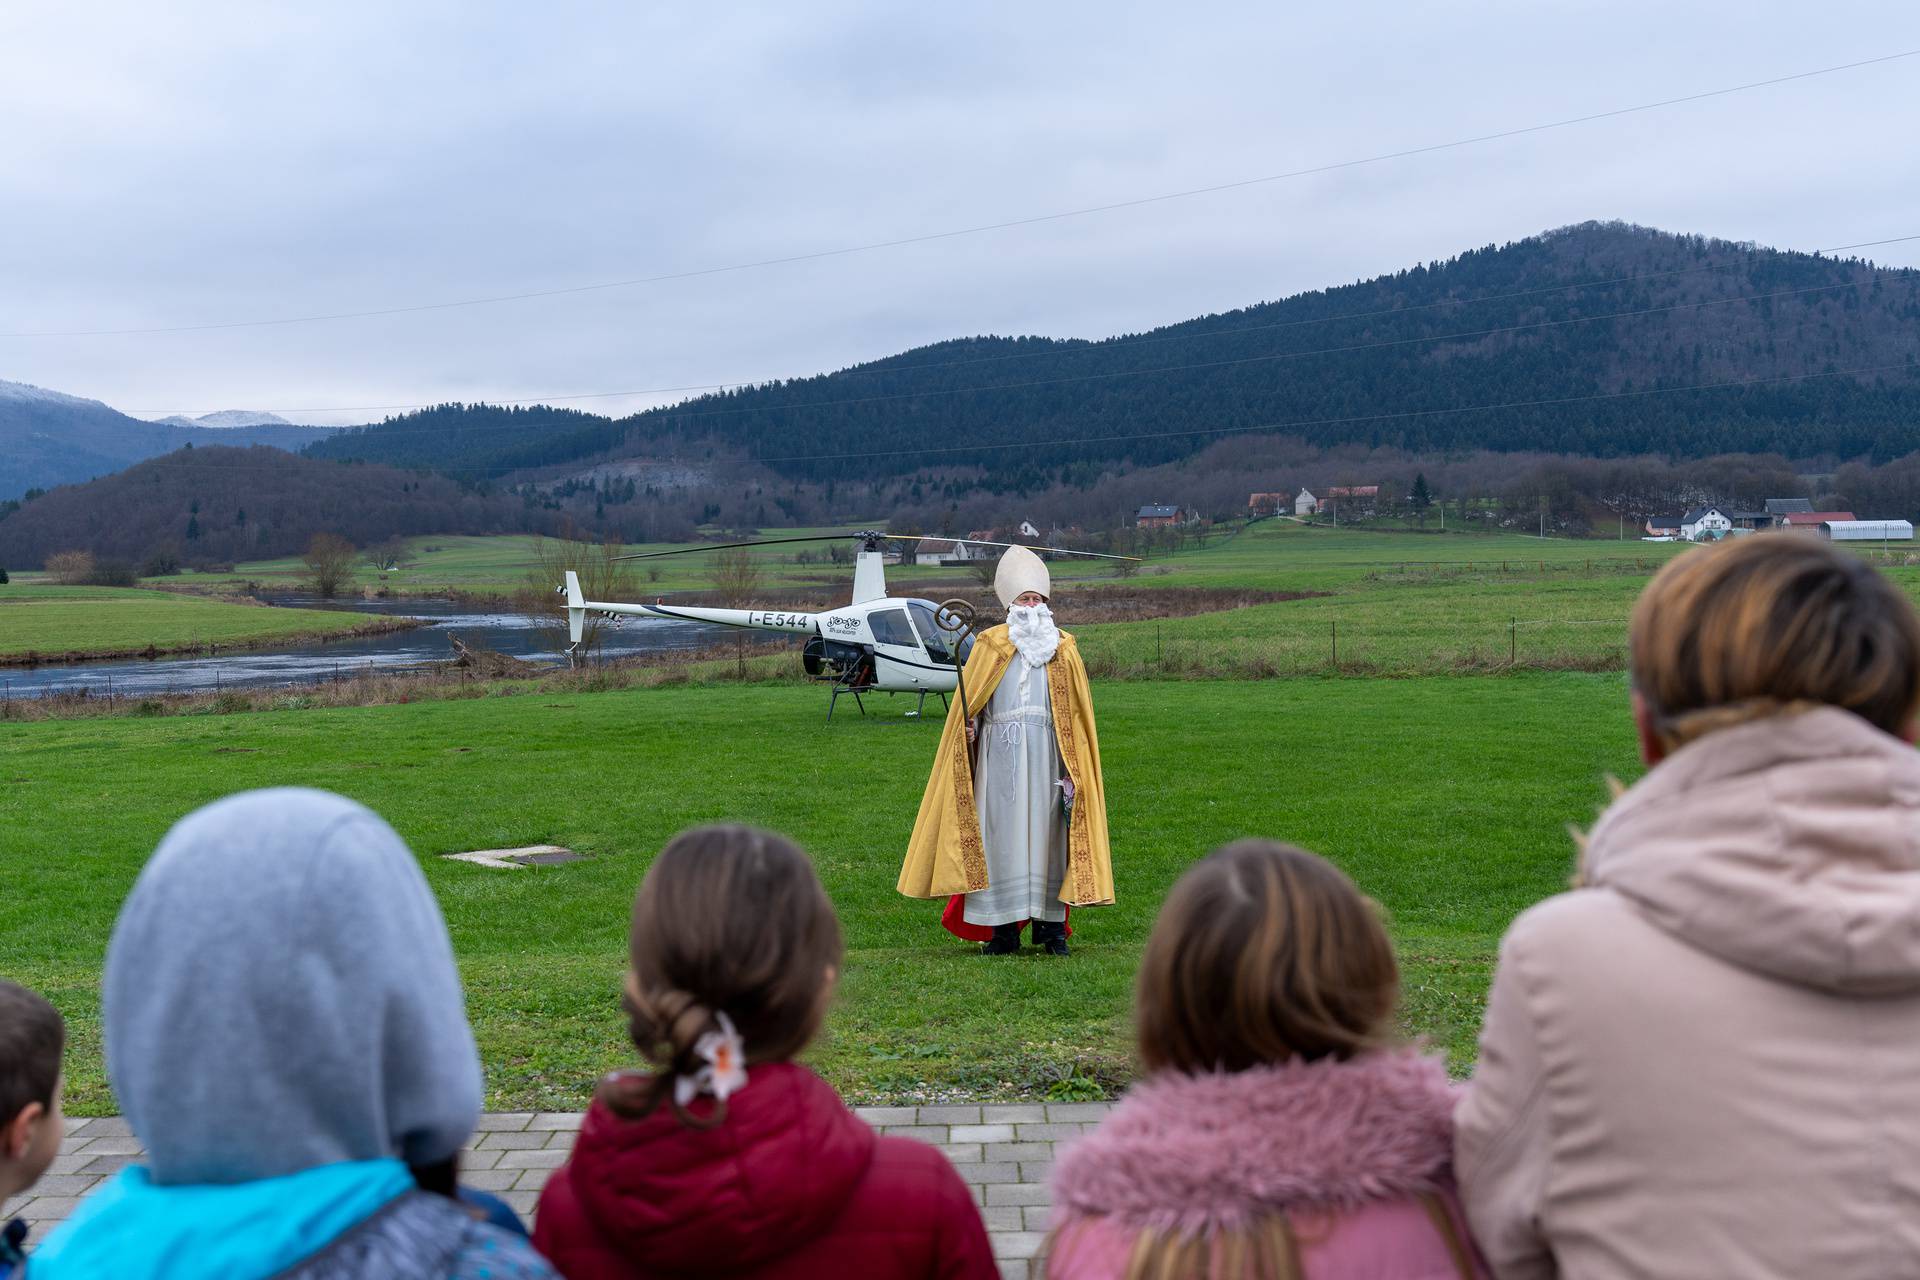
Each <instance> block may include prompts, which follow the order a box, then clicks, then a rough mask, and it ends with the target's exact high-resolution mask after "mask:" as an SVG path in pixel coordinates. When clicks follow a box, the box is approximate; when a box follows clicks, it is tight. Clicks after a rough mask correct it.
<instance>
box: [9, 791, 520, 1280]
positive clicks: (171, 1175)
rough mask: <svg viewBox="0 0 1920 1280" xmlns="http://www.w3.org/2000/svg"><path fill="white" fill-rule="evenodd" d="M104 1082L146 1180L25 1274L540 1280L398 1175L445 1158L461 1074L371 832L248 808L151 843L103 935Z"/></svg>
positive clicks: (396, 850)
mask: <svg viewBox="0 0 1920 1280" xmlns="http://www.w3.org/2000/svg"><path fill="white" fill-rule="evenodd" d="M101 1006H102V1009H101V1012H102V1019H103V1021H104V1023H105V1032H106V1051H107V1071H108V1075H109V1076H110V1078H111V1081H112V1084H113V1089H114V1093H115V1095H116V1096H117V1097H118V1099H119V1102H120V1106H121V1108H122V1110H123V1111H124V1112H125V1113H126V1116H127V1120H128V1122H129V1123H130V1124H131V1125H132V1127H133V1131H134V1133H135V1134H136V1135H137V1136H138V1137H139V1138H140V1139H141V1141H142V1142H143V1143H144V1144H145V1145H146V1149H147V1153H148V1163H147V1164H146V1165H144V1166H135V1167H133V1168H129V1169H127V1170H125V1171H123V1172H122V1173H121V1174H120V1175H119V1176H118V1177H117V1178H116V1179H115V1180H113V1181H112V1182H109V1183H107V1184H106V1185H105V1186H103V1187H102V1188H101V1189H100V1190H99V1191H97V1192H95V1193H94V1194H93V1195H92V1196H91V1197H89V1198H88V1199H87V1200H86V1201H85V1202H83V1203H82V1204H81V1205H80V1206H79V1208H78V1209H77V1210H76V1211H75V1212H74V1214H73V1216H72V1217H71V1218H70V1219H69V1220H68V1221H67V1222H66V1223H65V1224H64V1225H63V1226H62V1227H61V1228H60V1229H59V1230H57V1231H56V1232H55V1233H54V1234H53V1235H52V1236H50V1237H49V1238H48V1239H47V1241H46V1243H45V1244H44V1245H43V1246H42V1247H41V1248H40V1249H39V1250H38V1251H37V1252H36V1253H35V1255H34V1257H33V1260H32V1263H31V1269H32V1272H33V1276H34V1280H93V1278H94V1277H106V1276H112V1277H115V1278H116V1280H197V1278H198V1277H209V1278H211V1277H221V1278H222V1280H266V1277H270V1276H271V1277H283V1278H285V1280H363V1278H364V1280H372V1278H373V1277H381V1278H383V1280H465V1278H466V1277H478V1276H483V1275H484V1276H491V1277H494V1278H495V1280H523V1278H529V1277H533V1278H540V1280H547V1278H549V1277H552V1276H553V1274H554V1273H553V1272H552V1270H551V1269H550V1268H548V1266H547V1265H546V1264H545V1263H544V1262H543V1261H541V1259H540V1258H539V1256H538V1255H537V1254H535V1253H534V1252H533V1251H532V1249H531V1247H530V1246H528V1245H527V1244H526V1243H525V1241H523V1240H520V1239H518V1238H516V1237H514V1236H512V1235H510V1234H508V1233H506V1232H504V1231H501V1230H499V1229H497V1228H494V1227H490V1226H486V1225H483V1224H482V1223H481V1222H479V1221H477V1220H476V1219H475V1217H474V1216H473V1214H472V1213H471V1212H470V1211H469V1210H467V1209H466V1208H465V1207H464V1206H463V1205H462V1204H461V1203H460V1202H459V1201H457V1200H455V1199H452V1198H450V1197H447V1196H444V1195H438V1194H434V1193H431V1192H428V1191H424V1190H421V1189H420V1188H419V1187H418V1185H416V1182H415V1178H414V1175H413V1173H412V1167H423V1168H424V1167H431V1166H435V1165H441V1164H444V1162H446V1161H448V1160H450V1159H452V1158H454V1157H456V1156H457V1154H458V1152H459V1150H460V1147H461V1145H462V1144H463V1143H464V1142H465V1141H466V1139H467V1137H468V1135H469V1134H471V1133H472V1131H473V1126H474V1124H475V1122H476V1120H477V1119H478V1117H479V1112H480V1100H481V1079H480V1064H479V1056H478V1053H477V1051H476V1050H475V1047H474V1042H473V1033H472V1031H471V1029H470V1028H469V1027H468V1026H467V1021H466V1015H465V1011H464V1002H463V999H462V995H461V990H460V979H459V974H458V972H457V971H456V969H455V967H454V960H453V948H452V945H451V943H450V942H449V940H448V938H447V930H446V925H445V923H444V922H443V921H442V920H441V917H440V911H439V907H438V905H437V904H436V903H435V901H434V898H433V894H432V892H431V891H430V890H429V889H428V888H427V883H426V880H425V878H424V877H423V876H422V875H421V874H420V868H419V866H418V865H417V864H416V863H415V861H414V858H413V855H412V854H411V853H410V852H409V851H408V850H407V847H406V845H404V844H403V843H402V842H401V841H400V838H399V837H398V836H396V835H395V834H394V832H393V830H392V829H391V828H390V827H388V826H387V824H386V823H384V822H382V821H381V820H380V819H379V818H378V817H376V816H375V815H374V814H373V813H371V812H369V811H368V810H367V809H365V808H363V807H361V806H360V805H358V804H355V803H353V802H352V801H350V800H344V799H342V798H340V797H339V796H334V795H329V794H327V793H325V792H321V791H308V790H300V789H291V788H289V789H281V790H272V791H254V792H248V793H246V794H243V795H237V796H232V797H230V798H228V799H226V800H222V801H220V802H218V803H217V804H212V805H209V806H207V807H206V808H204V809H201V810H199V811H198V812H196V813H194V814H192V815H190V816H188V817H187V818H185V819H184V820H182V821H181V822H180V823H179V824H178V825H177V826H175V827H174V828H173V830H172V831H171V832H169V833H168V835H167V837H166V839H165V840H163V841H162V842H161V844H160V848H159V849H158V851H156V852H155V854H154V855H153V857H152V859H151V860H149V861H148V863H147V865H146V867H145V869H144V870H142V872H141V873H140V878H139V880H138V881H137V882H136V883H135V885H134V887H133V892H132V893H131V894H130V895H128V898H127V901H126V903H125V904H124V905H123V906H122V908H121V911H120V918H119V921H118V922H117V923H116V924H115V926H114V931H113V939H112V942H111V943H110V944H109V946H108V949H107V964H106V976H105V978H104V981H103V984H102V999H101Z"/></svg>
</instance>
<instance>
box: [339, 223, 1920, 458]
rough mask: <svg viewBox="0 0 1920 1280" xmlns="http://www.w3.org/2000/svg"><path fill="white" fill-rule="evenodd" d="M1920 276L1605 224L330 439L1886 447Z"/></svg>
mask: <svg viewBox="0 0 1920 1280" xmlns="http://www.w3.org/2000/svg"><path fill="white" fill-rule="evenodd" d="M1916 286H1920V272H1916V271H1913V270H1906V269H1893V270H1888V269H1879V268H1875V267H1874V266H1872V265H1871V264H1869V263H1866V262H1862V261H1859V260H1856V259H1835V258H1831V257H1825V256H1821V255H1818V254H1809V253H1800V252H1792V251H1785V250H1776V249H1764V248H1756V247H1755V246H1753V245H1750V244H1736V243H1732V242H1729V241H1724V240H1712V239H1707V238H1704V237H1700V236H1688V235H1674V234H1669V233H1666V232H1661V231H1654V230H1650V229H1648V228H1644V227H1636V226H1630V225H1627V224H1624V223H1598V222H1593V223H1584V224H1581V225H1579V226H1573V227H1566V228H1562V229H1560V230H1557V231H1552V232H1548V233H1545V234H1543V235H1539V236H1533V237H1529V238H1527V239H1524V240H1519V241H1515V242H1513V243H1510V244H1505V245H1488V246H1485V247H1483V248H1479V249H1473V250H1469V251H1467V252H1465V253H1462V254H1460V255H1459V256H1458V257H1455V258H1452V259H1450V260H1448V261H1445V262H1434V263H1429V264H1423V265H1420V266H1415V267H1411V268H1408V269H1407V270H1403V271H1398V272H1394V273H1391V274H1388V275H1383V276H1379V277H1377V278H1374V279H1371V280H1363V281H1360V282H1358V283H1355V284H1352V285H1345V286H1339V287H1334V288H1328V289H1323V290H1316V291H1313V292H1309V293H1303V294H1298V295H1295V296H1293V297H1290V298H1285V299H1282V300H1279V301H1274V302H1266V303H1260V304H1258V305H1255V306H1251V307H1247V308H1245V309H1243V310H1239V311H1231V312H1225V313H1221V314H1217V315H1210V316H1203V317H1200V318H1198V319H1194V320H1189V321H1185V322H1182V323H1179V324H1173V325H1169V326H1166V327H1165V328H1161V329H1156V330H1152V331H1150V332H1147V333H1143V334H1134V335H1127V336H1122V337H1117V338H1111V339H1105V340H1102V341H1097V342H1088V341H1079V340H1064V341H1062V340H1055V339H1050V338H1037V337H1025V338H1006V337H994V336H985V337H974V338H960V339H955V340H952V341H948V342H942V343H937V344H934V345H933V346H929V347H922V348H918V349H916V350H912V351H907V352H903V353H901V354H899V355H896V356H891V357H888V358H886V359H883V360H877V361H874V362H871V363H869V364H865V365H859V366H855V367H852V368H849V369H843V370H840V371H838V372H836V373H830V374H822V375H819V376H816V377H808V378H796V379H789V380H785V381H782V382H778V383H769V384H763V385H758V386H753V387H745V388H740V389H737V390H732V391H726V392H720V393H715V394H711V395H705V396H701V397H698V398H695V399H692V400H689V401H686V402H684V403H682V404H679V405H675V406H673V407H670V408H663V409H657V410H650V411H648V412H645V413H640V414H635V415H633V416H632V417H628V418H624V419H619V420H611V419H607V418H602V417H596V416H594V415H591V414H582V413H576V412H573V411H568V410H551V409H547V410H534V411H519V412H520V414H521V415H523V416H518V417H516V416H514V413H513V412H512V411H508V410H503V409H499V408H496V407H494V406H490V405H472V406H467V405H445V406H440V407H438V408H436V409H433V410H428V411H426V412H425V413H421V414H411V415H407V416H405V417H401V418H394V419H389V420H387V421H386V422H383V423H380V424H377V425H374V426H371V427H367V428H363V429H360V430H357V431H350V432H346V433H344V434H342V435H340V436H337V437H335V438H332V439H330V440H328V441H325V442H323V443H321V444H319V445H316V446H315V447H314V449H313V450H312V452H314V453H316V454H318V455H321V456H326V457H333V458H348V457H352V458H361V459H365V460H367V461H377V462H385V463H389V464H393V465H402V466H425V467H445V468H449V469H455V470H457V473H459V474H463V475H466V476H469V477H472V476H475V475H488V474H491V475H495V476H498V475H501V474H506V473H509V472H512V471H515V470H518V469H525V468H533V467H550V466H559V465H565V464H571V463H577V462H579V463H584V462H589V461H602V460H610V459H614V458H620V457H637V456H650V457H658V456H665V455H667V454H669V453H670V452H672V451H673V450H674V449H680V450H685V449H686V448H688V447H689V446H693V447H706V448H719V449H722V450H725V451H728V452H729V453H732V454H734V455H735V456H743V457H748V458H756V459H760V460H763V461H764V462H765V463H766V465H767V466H769V467H770V468H772V469H773V470H775V471H778V472H781V473H783V474H786V475H789V476H792V477H794V478H813V479H826V478H828V477H831V476H834V475H845V474H846V472H847V471H848V469H858V470H859V471H861V472H862V473H864V474H869V475H908V474H915V473H919V472H922V471H925V470H927V469H947V470H949V471H952V470H954V469H960V470H966V469H975V470H977V471H978V472H980V473H982V474H983V475H993V476H997V477H998V478H999V479H1000V480H1002V481H1004V480H1007V479H1008V478H1009V477H1014V478H1017V477H1019V476H1021V475H1030V476H1034V477H1038V476H1039V475H1041V474H1043V473H1044V474H1049V475H1052V476H1053V477H1055V478H1062V477H1069V478H1070V477H1071V476H1073V475H1075V474H1088V473H1090V472H1091V473H1097V471H1098V469H1100V468H1103V467H1107V466H1111V465H1113V464H1116V463H1123V462H1124V463H1132V464H1135V465H1156V464H1159V463H1164V462H1169V461H1174V460H1177V459H1180V458H1183V457H1188V456H1191V455H1192V454H1193V453H1195V452H1197V451H1198V450H1200V449H1202V448H1204V447H1206V446H1207V445H1208V444H1210V443H1212V442H1213V441H1215V440H1218V439H1221V438H1223V437H1230V436H1231V435H1233V434H1236V433H1262V432H1271V433H1273V434H1280V435H1289V436H1297V437H1300V438H1302V439H1305V440H1306V441H1308V442H1309V443H1311V444H1315V445H1320V446H1323V447H1335V446H1342V445H1367V446H1381V447H1394V448H1402V449H1406V450H1409V451H1413V452H1416V453H1446V452H1450V451H1455V450H1462V449H1492V450H1498V451H1506V452H1511V451H1523V450H1536V449H1537V450H1549V451H1555V452H1561V453H1569V454H1582V455H1588V456H1596V457H1619V456H1627V455H1635V454H1642V453H1656V454H1665V455H1669V456H1674V457H1683V458H1698V457H1706V456H1711V455H1714V454H1720V453H1728V452H1777V453H1780V454H1783V455H1785V456H1788V457H1794V458H1816V457H1828V458H1848V457H1854V456H1869V457H1872V458H1875V459H1880V460H1884V459H1887V458H1891V457H1897V456H1901V455H1904V454H1906V453H1908V452H1911V451H1913V450H1914V449H1916V448H1920V430H1917V424H1920V378H1917V377H1916V369H1915V368H1914V367H1913V366H1914V361H1915V360H1916V356H1920V342H1916V339H1920V288H1916ZM1863 368H1865V369H1874V370H1876V371H1874V372H1868V373H1860V374H1844V373H1842V372H1841V371H1844V370H1849V369H1863ZM1747 381H1751V382H1754V383H1755V384H1756V385H1750V386H1740V387H1734V388H1731V389H1728V388H1723V387H1718V386H1716V385H1715V384H1725V383H1739V382H1747ZM1690 388H1707V389H1690ZM1647 391H1657V392H1658V393H1659V394H1651V395H1649V394H1638V393H1644V392H1647ZM1485 406H1519V407H1505V408H1500V407H1494V408H1488V407H1485Z"/></svg>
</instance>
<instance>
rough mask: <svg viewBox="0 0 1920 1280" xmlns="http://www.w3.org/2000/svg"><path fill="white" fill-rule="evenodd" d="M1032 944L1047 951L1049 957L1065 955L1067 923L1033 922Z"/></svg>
mask: <svg viewBox="0 0 1920 1280" xmlns="http://www.w3.org/2000/svg"><path fill="white" fill-rule="evenodd" d="M1033 940H1034V942H1035V943H1036V944H1037V945H1039V946H1042V947H1045V948H1046V949H1047V954H1048V955H1050V956H1064V955H1066V954H1067V922H1066V921H1065V920H1035V921H1034V922H1033Z"/></svg>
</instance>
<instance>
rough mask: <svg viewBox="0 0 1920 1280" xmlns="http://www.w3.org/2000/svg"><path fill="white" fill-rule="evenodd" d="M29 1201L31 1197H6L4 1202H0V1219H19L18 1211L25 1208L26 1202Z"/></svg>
mask: <svg viewBox="0 0 1920 1280" xmlns="http://www.w3.org/2000/svg"><path fill="white" fill-rule="evenodd" d="M31 1199H33V1197H32V1196H29V1195H18V1196H8V1197H7V1198H6V1200H5V1201H4V1202H0V1218H17V1217H19V1216H20V1210H21V1209H23V1208H25V1207H26V1204H27V1201H29V1200H31Z"/></svg>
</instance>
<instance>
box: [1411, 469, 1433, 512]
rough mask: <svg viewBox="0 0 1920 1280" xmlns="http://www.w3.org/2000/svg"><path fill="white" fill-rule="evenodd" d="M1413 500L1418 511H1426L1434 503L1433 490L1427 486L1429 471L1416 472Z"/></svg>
mask: <svg viewBox="0 0 1920 1280" xmlns="http://www.w3.org/2000/svg"><path fill="white" fill-rule="evenodd" d="M1411 500H1412V502H1413V508H1414V510H1416V511H1425V510H1426V509H1427V508H1428V507H1430V506H1432V505H1433V490H1431V489H1429V488H1427V473H1426V472H1424V471H1418V472H1415V473H1414V477H1413V494H1412V496H1411Z"/></svg>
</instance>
